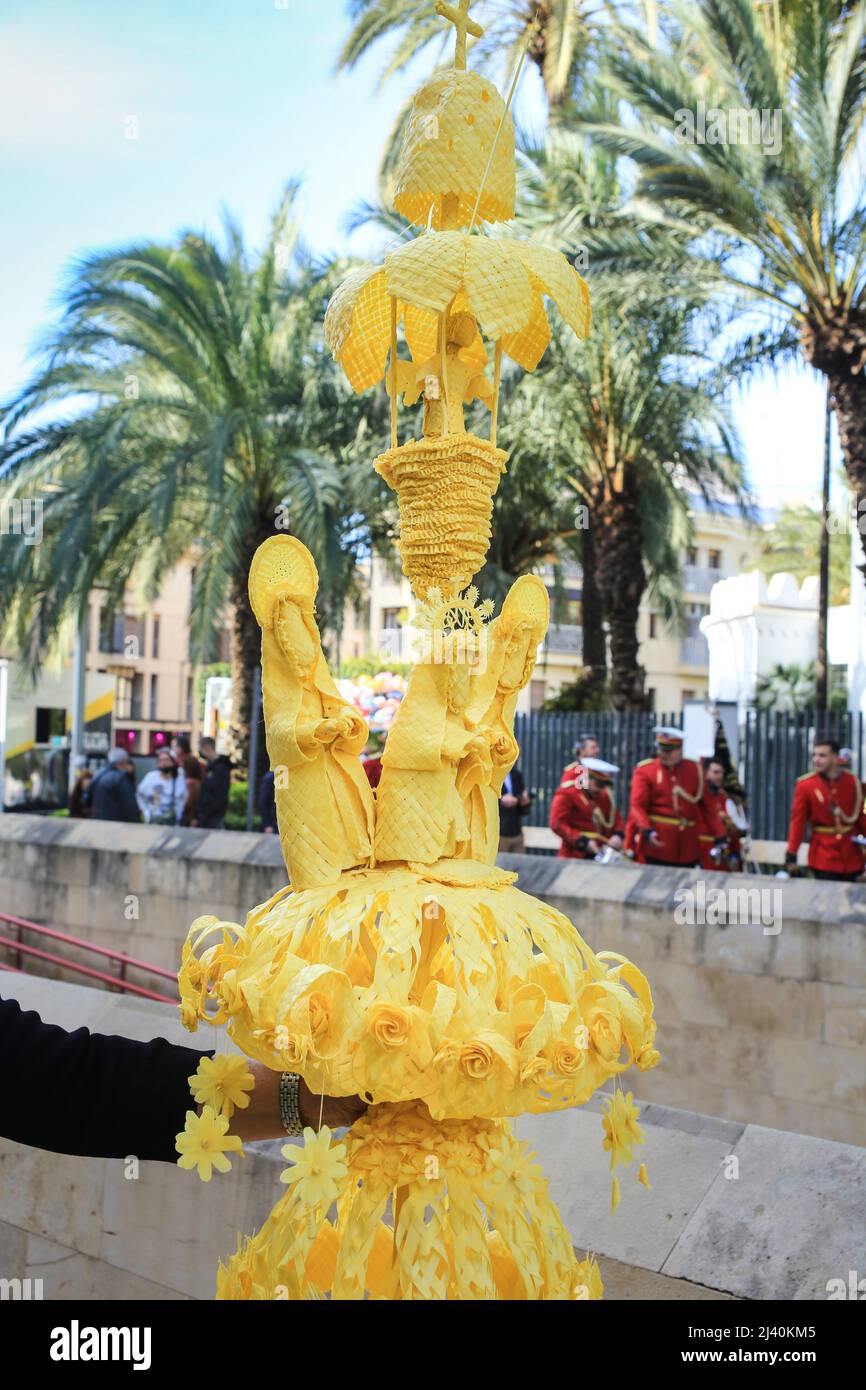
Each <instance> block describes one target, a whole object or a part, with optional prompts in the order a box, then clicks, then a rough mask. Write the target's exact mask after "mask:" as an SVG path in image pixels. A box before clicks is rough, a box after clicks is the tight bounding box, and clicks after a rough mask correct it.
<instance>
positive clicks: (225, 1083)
mask: <svg viewBox="0 0 866 1390" xmlns="http://www.w3.org/2000/svg"><path fill="white" fill-rule="evenodd" d="M189 1086H190V1090H191V1091H192V1094H193V1098H194V1100H195V1101H196V1102H197V1104H199V1105H209V1106H210V1107H211V1108H212V1110H213V1111H214V1114H216V1115H225V1116H226V1118H227V1119H231V1117H232V1115H233V1114H234V1113H235V1110H236V1109H237V1110H246V1108H247V1106H248V1105H249V1103H250V1098H249V1096H248V1095H247V1094H246V1092H247V1091H251V1090H252V1089H253V1087H254V1086H255V1081H254V1080H253V1075H252V1072H251V1071H250V1070H249V1068H248V1066H247V1061H246V1058H245V1057H233V1056H231V1055H229V1054H228V1053H217V1055H216V1056H215V1057H202V1059H201V1061H200V1062H199V1064H198V1069H197V1071H196V1073H195V1075H194V1076H191V1077H190V1078H189Z"/></svg>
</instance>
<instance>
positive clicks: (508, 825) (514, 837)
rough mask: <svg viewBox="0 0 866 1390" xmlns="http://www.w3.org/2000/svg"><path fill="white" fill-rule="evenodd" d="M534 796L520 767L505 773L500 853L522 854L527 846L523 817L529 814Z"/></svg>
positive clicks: (501, 811) (501, 801) (500, 821)
mask: <svg viewBox="0 0 866 1390" xmlns="http://www.w3.org/2000/svg"><path fill="white" fill-rule="evenodd" d="M531 800H532V798H531V797H530V795H529V792H528V791H527V790H526V787H525V785H524V782H523V773H522V772H521V771H520V768H519V767H513V768H512V769H511V771H510V772H508V773H506V774H505V781H504V782H503V783H502V795H501V796H500V798H499V853H500V854H522V853H523V851H524V849H525V848H526V843H525V841H524V838H523V817H524V816H528V815H529V804H530V801H531Z"/></svg>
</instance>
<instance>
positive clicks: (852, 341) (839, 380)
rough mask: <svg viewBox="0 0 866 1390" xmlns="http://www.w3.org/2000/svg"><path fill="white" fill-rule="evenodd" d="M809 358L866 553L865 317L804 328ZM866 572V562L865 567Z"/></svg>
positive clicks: (845, 316) (847, 315)
mask: <svg viewBox="0 0 866 1390" xmlns="http://www.w3.org/2000/svg"><path fill="white" fill-rule="evenodd" d="M802 341H803V348H804V351H805V355H806V358H807V360H808V361H809V362H810V363H811V365H812V366H813V367H815V368H816V370H817V371H819V372H821V373H822V374H823V375H824V376H825V377H826V379H827V384H828V386H829V390H830V403H831V405H832V407H833V410H834V412H835V414H836V425H837V428H838V430H839V443H840V445H841V448H842V460H843V462H844V464H845V472H846V473H847V475H848V481H849V482H850V484H851V487H852V488H853V490H854V495H855V497H856V498H857V520H858V529H859V533H860V544H861V546H862V547H863V552H864V556H866V525H864V524H861V522H860V518H861V517H866V371H864V365H866V315H864V314H862V313H861V314H859V315H857V314H855V313H854V312H853V311H850V310H849V311H847V312H846V313H845V314H843V315H841V316H840V317H839V318H838V320H835V321H834V320H831V321H830V322H829V323H825V324H822V325H820V326H816V325H814V324H808V325H807V326H806V328H804V330H803V332H802ZM861 569H862V570H863V572H864V574H866V560H864V564H863V565H861Z"/></svg>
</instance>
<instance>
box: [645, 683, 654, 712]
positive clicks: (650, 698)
mask: <svg viewBox="0 0 866 1390" xmlns="http://www.w3.org/2000/svg"><path fill="white" fill-rule="evenodd" d="M646 702H647V704H648V705H649V707H650V709H651V710H653V709H655V707H656V693H655V691H654V690H653V688H652V686H649V688H648V689H647V693H646Z"/></svg>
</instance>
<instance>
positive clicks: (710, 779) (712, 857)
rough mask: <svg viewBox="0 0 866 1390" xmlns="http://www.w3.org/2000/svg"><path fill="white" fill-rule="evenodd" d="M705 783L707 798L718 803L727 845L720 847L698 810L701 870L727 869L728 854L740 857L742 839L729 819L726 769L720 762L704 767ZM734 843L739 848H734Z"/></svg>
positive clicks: (718, 812)
mask: <svg viewBox="0 0 866 1390" xmlns="http://www.w3.org/2000/svg"><path fill="white" fill-rule="evenodd" d="M704 782H705V785H706V789H707V796H708V797H709V798H710V799H711V800H714V801H715V804H716V812H717V814H718V817H719V819H720V820H721V822H722V825H723V827H724V830H725V835H726V838H727V843H726V844H725V845H719V844H717V843H716V837H715V835H714V834H713V828H712V826H711V825H710V824H709V822H708V820H707V817H706V815H705V814H704V811H703V807H701V806H698V807H697V808H696V809H697V817H698V845H699V846H700V856H701V858H700V865H701V868H702V869H727V868H729V867H730V865H729V863H728V856H729V854H733V855H735V856H736V857H737V858H738V857H739V836H737V834H736V830H735V828H734V824H733V822H732V821H730V820H729V819H728V816H727V813H726V811H725V800H726V798H725V765H724V763H723V762H722V761H721V760H720V759H719V758H708V759H707V760H706V762H705V763H704ZM733 840H735V841H736V844H735V845H732V841H733Z"/></svg>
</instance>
